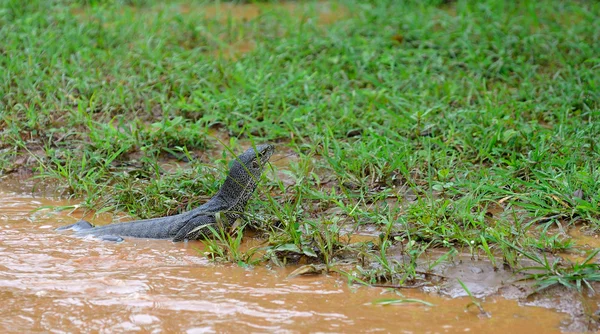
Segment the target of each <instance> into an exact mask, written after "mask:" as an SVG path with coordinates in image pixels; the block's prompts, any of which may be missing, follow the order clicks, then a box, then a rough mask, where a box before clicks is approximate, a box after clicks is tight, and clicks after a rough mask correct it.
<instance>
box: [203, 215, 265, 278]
mask: <svg viewBox="0 0 600 334" xmlns="http://www.w3.org/2000/svg"><path fill="white" fill-rule="evenodd" d="M217 221H218V219H217ZM205 228H206V229H208V230H209V231H210V235H209V236H207V237H208V238H207V239H205V240H202V243H203V244H204V247H205V249H204V254H206V255H207V256H208V257H209V258H210V259H211V260H212V261H217V262H233V263H237V264H238V265H239V266H241V267H246V266H249V265H254V264H257V263H258V262H259V261H260V259H256V258H254V255H255V254H256V252H257V250H258V247H252V248H249V249H248V250H245V251H244V250H242V247H241V246H242V237H243V232H244V228H245V224H241V225H239V226H237V227H236V228H235V231H234V233H232V234H229V233H227V232H226V231H225V230H226V229H224V228H219V229H216V228H215V227H214V226H212V225H211V226H207V227H205Z"/></svg>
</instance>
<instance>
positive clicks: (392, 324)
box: [0, 184, 565, 333]
mask: <svg viewBox="0 0 600 334" xmlns="http://www.w3.org/2000/svg"><path fill="white" fill-rule="evenodd" d="M25 188H27V187H26V186H15V185H14V184H13V185H12V186H11V187H10V189H7V188H6V187H2V185H1V184H0V302H1V303H2V304H3V306H2V312H1V313H0V329H1V330H2V332H7V331H10V332H30V331H44V332H45V331H61V332H62V331H74V332H79V331H82V330H85V331H91V332H95V331H108V332H113V331H132V330H133V331H144V332H146V331H148V332H149V331H152V332H161V331H163V332H183V331H185V332H190V333H199V332H202V333H204V332H220V331H224V332H403V333H410V332H417V333H424V332H431V333H452V332H475V333H478V332H482V331H484V330H485V331H486V332H487V333H494V332H498V333H502V332H505V331H507V330H514V329H519V331H522V332H526V331H535V332H539V331H540V329H543V332H544V333H550V332H558V331H559V330H558V328H559V324H560V321H561V320H564V319H565V315H564V314H561V313H556V312H553V311H551V310H548V309H544V308H538V307H520V306H518V303H517V302H516V301H510V300H505V299H503V298H500V297H489V298H487V299H486V301H485V302H484V303H483V307H484V308H485V310H486V311H487V312H489V313H490V314H491V317H490V318H485V317H480V316H478V314H477V311H476V310H475V309H471V310H469V311H465V306H467V304H468V303H469V302H470V300H469V299H466V298H456V299H448V298H445V297H440V296H437V295H435V294H426V293H422V292H419V291H416V290H403V291H401V292H402V294H403V295H404V296H403V297H401V296H399V295H396V294H395V293H394V292H392V291H388V290H386V289H382V288H366V287H349V286H348V285H347V284H346V281H345V280H344V279H342V278H341V277H339V276H302V277H295V278H287V276H288V274H289V273H291V272H292V271H293V270H294V269H296V268H293V267H290V268H283V269H280V268H275V269H268V268H265V267H256V268H254V269H243V268H240V267H238V266H233V265H215V264H212V263H210V262H209V261H208V260H207V259H206V258H205V257H203V256H202V255H201V252H200V251H199V250H200V249H201V248H202V244H201V243H199V242H189V243H172V242H170V241H160V240H139V239H128V240H126V241H125V242H123V243H119V244H116V243H109V242H101V241H97V240H93V239H81V238H76V237H73V236H72V235H71V234H70V233H57V232H55V231H54V228H56V227H58V226H61V225H65V224H69V223H72V222H74V221H76V220H77V219H79V218H80V216H81V213H79V212H78V211H69V210H64V211H61V212H53V211H52V210H49V209H43V210H38V209H39V208H40V207H44V206H50V205H57V206H64V205H72V204H73V203H70V202H67V201H60V200H52V199H49V198H38V197H34V196H32V195H29V194H27V193H24V192H23V191H22V189H25ZM35 210H38V211H35ZM383 298H413V299H420V300H423V301H427V302H429V303H432V304H434V306H425V305H423V304H419V303H410V304H403V305H386V306H383V305H375V304H373V303H372V302H373V301H376V300H378V299H383Z"/></svg>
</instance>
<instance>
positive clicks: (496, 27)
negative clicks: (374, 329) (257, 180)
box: [0, 0, 600, 282]
mask: <svg viewBox="0 0 600 334" xmlns="http://www.w3.org/2000/svg"><path fill="white" fill-rule="evenodd" d="M236 6H237V5H236V4H235V3H227V4H222V3H219V2H207V3H199V2H185V1H173V2H166V3H165V2H161V1H154V0H146V1H76V0H64V1H42V0H39V1H38V0H36V1H28V2H27V3H23V2H21V1H15V0H0V39H1V40H2V41H3V43H2V46H0V78H1V79H2V80H0V170H2V171H4V172H10V171H13V170H15V169H16V168H19V166H21V167H22V166H23V165H25V166H31V168H34V169H35V171H36V172H37V175H38V176H39V177H43V178H53V179H57V180H59V182H60V184H61V185H62V186H63V187H64V189H65V191H66V193H67V194H69V195H71V196H76V197H79V198H82V199H83V202H84V203H83V206H85V207H88V208H91V209H97V210H102V211H125V212H127V213H129V214H131V215H133V216H136V217H139V218H147V217H155V216H160V215H166V214H172V213H176V212H180V211H182V210H186V209H190V208H192V207H194V206H196V205H198V204H199V203H201V202H202V201H203V200H204V199H205V196H207V195H210V194H212V193H214V191H215V190H216V189H217V187H218V186H219V180H220V179H222V178H223V176H224V175H225V173H226V171H227V161H228V160H229V159H231V155H230V154H229V153H228V152H229V151H228V149H225V148H223V147H220V144H217V141H216V140H214V139H212V136H215V135H218V136H219V137H220V138H223V137H227V138H229V141H228V142H226V145H227V146H228V147H230V148H231V149H233V150H234V151H239V150H241V146H244V145H246V144H247V141H250V142H257V143H259V142H277V143H278V150H279V151H281V152H288V151H291V152H292V153H293V154H294V155H295V156H296V157H297V158H296V159H292V160H290V161H291V162H290V164H289V166H285V167H283V168H280V169H285V172H283V173H284V174H282V172H281V171H279V172H278V173H275V172H269V173H267V174H269V176H268V177H265V180H264V182H262V185H261V187H260V189H259V191H258V193H259V194H260V195H259V196H258V197H259V199H258V200H257V201H254V202H253V203H252V205H251V208H250V209H249V211H250V212H252V213H256V214H255V215H253V217H254V218H253V219H252V225H253V227H254V228H256V229H259V230H262V231H264V233H265V234H266V235H268V238H269V242H270V245H269V246H268V247H269V248H268V250H267V252H266V254H268V255H269V258H271V259H273V260H274V261H277V262H278V263H285V262H286V261H288V260H293V259H294V257H296V259H297V258H298V257H308V258H311V259H313V260H315V261H320V262H324V263H325V264H326V265H327V266H328V267H330V266H334V265H335V264H336V263H337V262H339V261H340V259H342V258H343V257H344V255H343V254H345V253H347V252H348V251H351V252H353V254H358V255H357V257H358V258H359V259H362V260H361V262H363V263H362V266H361V268H362V270H363V271H362V272H363V273H370V275H371V277H370V278H367V279H366V281H368V282H371V281H377V280H383V279H385V280H392V281H395V282H404V281H406V280H412V279H415V278H416V276H418V275H417V274H418V273H417V272H416V271H415V270H416V266H417V262H418V260H419V258H420V255H421V254H423V253H424V252H426V251H427V249H429V248H434V247H445V248H447V249H448V254H452V253H453V252H455V251H456V250H467V251H468V252H470V253H471V254H473V256H475V255H479V254H483V255H484V256H485V257H487V258H489V259H490V261H492V263H493V264H494V266H498V265H500V259H502V263H503V264H505V265H508V266H510V267H512V268H518V267H519V266H518V262H519V258H521V257H523V256H524V255H523V254H524V253H523V252H520V251H517V250H516V249H514V248H513V247H510V246H508V245H514V244H517V243H518V244H519V245H521V246H522V250H523V251H526V252H530V251H531V252H533V251H535V252H551V253H554V252H557V251H562V250H565V249H568V248H570V247H571V244H570V243H569V242H568V240H563V239H558V238H555V237H552V236H546V234H545V231H534V230H537V229H538V228H542V229H543V228H544V227H545V226H546V225H547V224H549V223H552V224H554V223H557V224H560V225H561V226H564V227H565V228H568V227H569V226H570V225H575V224H576V225H577V226H580V225H581V224H583V225H585V226H586V228H588V229H591V230H596V231H598V230H600V220H599V219H600V205H599V203H600V182H599V181H600V180H599V179H600V168H599V162H600V159H599V153H600V148H599V146H598V145H597V144H596V142H597V140H596V138H598V135H599V134H600V122H599V121H600V120H599V118H600V89H599V87H598V85H599V82H600V80H599V79H600V74H599V73H600V71H599V66H600V60H599V58H598V51H599V50H598V45H600V31H599V30H598V28H597V24H595V21H596V19H597V17H598V16H599V15H600V5H599V4H598V3H596V2H577V1H575V2H569V3H564V2H559V1H550V0H542V1H537V2H505V1H500V0H486V1H478V2H472V1H457V2H450V3H447V4H446V3H445V2H443V1H409V0H407V1H392V0H377V1H352V0H339V1H333V0H332V1H328V2H322V1H305V2H290V3H285V2H281V3H280V2H266V3H256V4H244V5H243V7H240V8H242V9H243V10H239V9H236V8H237V7H236ZM250 11H252V13H250ZM240 13H242V14H240ZM244 13H245V14H244ZM249 13H250V14H249ZM332 13H339V15H332ZM244 141H246V142H244ZM207 150H210V152H214V150H217V151H219V152H221V151H222V152H223V154H213V155H209V154H205V153H204V152H207ZM30 155H31V156H35V159H34V160H31V159H25V157H28V156H30ZM165 158H170V159H175V160H179V161H180V163H181V165H183V166H184V168H182V169H177V170H167V169H165V168H164V165H163V164H162V163H160V161H161V160H164V159H165ZM273 170H274V171H276V170H277V168H276V167H273ZM277 175H284V176H285V180H281V179H279V178H277ZM284 181H285V182H284ZM365 225H373V226H376V227H378V228H379V229H380V231H381V233H382V235H383V236H382V238H380V242H379V243H378V244H369V245H362V246H356V247H354V248H352V247H349V246H348V245H344V244H343V243H342V242H341V241H340V234H341V233H342V231H347V230H350V231H357V230H360V229H361V228H362V227H363V226H365ZM532 232H535V234H538V233H541V235H544V236H545V237H544V238H545V239H542V240H536V239H535V238H532V237H531V235H532ZM222 237H223V238H224V239H223V240H221V243H224V244H228V245H229V247H230V248H231V247H233V246H235V240H237V239H235V238H234V239H227V238H226V237H225V236H222ZM502 240H504V241H507V242H508V244H507V243H505V242H501V241H502ZM231 242H233V243H231ZM394 244H396V245H402V254H403V257H402V260H398V259H393V258H389V254H388V253H387V252H386V250H387V249H389V247H390V246H392V245H394ZM215 245H216V244H215ZM215 247H217V246H215ZM234 248H235V247H234ZM214 251H215V254H217V255H218V256H217V257H224V258H228V257H231V260H232V261H236V262H237V261H239V260H240V259H243V257H240V256H238V255H239V254H238V253H235V254H234V253H228V254H229V255H228V254H225V253H223V254H222V256H221V255H219V254H218V249H217V248H215V250H214ZM236 252H237V248H236ZM236 254H237V255H236ZM250 258H252V257H250ZM590 261H592V260H590ZM369 263H370V264H369ZM578 272H584V271H578ZM367 276H368V275H367ZM538 279H539V280H541V279H542V278H539V277H538Z"/></svg>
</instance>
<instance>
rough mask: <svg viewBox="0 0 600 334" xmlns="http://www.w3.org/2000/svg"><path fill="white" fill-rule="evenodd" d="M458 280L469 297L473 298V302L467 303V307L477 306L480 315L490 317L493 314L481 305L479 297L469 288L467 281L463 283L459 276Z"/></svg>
mask: <svg viewBox="0 0 600 334" xmlns="http://www.w3.org/2000/svg"><path fill="white" fill-rule="evenodd" d="M456 280H457V281H458V284H460V286H461V287H462V288H463V290H465V292H466V293H467V295H468V296H469V298H471V302H470V303H469V304H467V306H466V309H467V310H468V309H469V308H470V307H472V306H475V307H477V309H478V310H479V316H480V317H484V318H489V317H490V316H491V315H490V313H489V312H486V311H485V309H484V308H483V306H481V303H480V302H479V301H478V300H477V298H475V296H473V294H472V293H471V290H469V288H467V286H466V285H465V283H463V281H461V280H460V279H459V278H457V279H456Z"/></svg>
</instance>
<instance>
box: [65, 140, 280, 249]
mask: <svg viewBox="0 0 600 334" xmlns="http://www.w3.org/2000/svg"><path fill="white" fill-rule="evenodd" d="M273 151H274V148H273V146H272V145H259V146H257V147H256V150H254V149H253V148H250V149H248V150H247V151H246V152H244V153H242V154H241V155H240V156H238V157H237V158H236V159H235V160H234V162H233V164H232V166H231V169H230V170H229V174H228V175H227V178H226V179H225V182H224V183H223V185H222V186H221V188H220V189H219V191H218V192H217V194H216V195H215V196H214V197H213V198H211V199H210V200H209V201H208V202H206V203H205V204H203V205H201V206H199V207H197V208H195V209H194V210H191V211H188V212H184V213H181V214H178V215H174V216H169V217H162V218H152V219H144V220H137V221H133V222H127V223H118V224H111V225H106V226H101V227H93V226H92V225H91V224H90V223H88V222H86V221H79V222H77V223H75V224H72V225H68V226H64V227H61V228H59V230H67V229H72V230H75V231H77V232H76V235H81V236H83V235H93V236H97V237H100V238H102V239H105V240H112V241H121V240H122V238H121V237H134V238H148V239H172V240H173V241H184V240H195V239H200V238H201V237H202V235H203V234H204V233H205V232H206V227H208V226H211V225H215V224H216V222H217V218H216V214H217V213H221V216H220V217H221V218H222V219H221V221H222V222H223V223H224V224H228V225H230V224H232V223H233V222H235V221H236V220H237V219H238V218H240V217H241V216H242V214H243V212H244V209H245V208H246V204H247V203H248V200H249V199H250V197H251V196H252V193H254V189H256V186H257V183H258V181H259V180H260V176H261V174H262V172H263V169H264V166H265V165H266V164H267V162H269V159H270V158H271V155H272V154H273Z"/></svg>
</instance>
